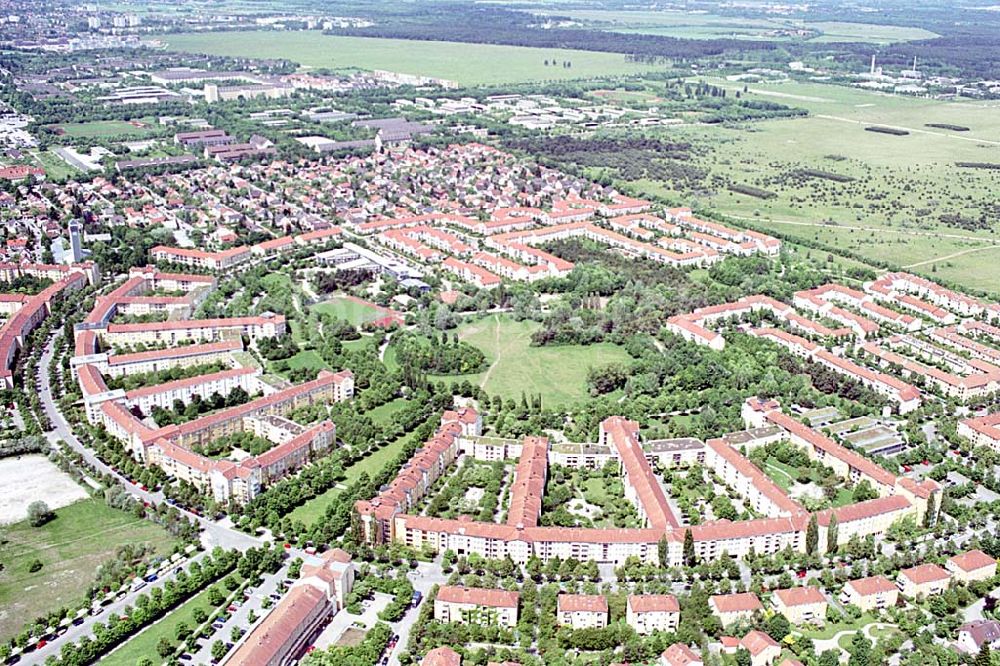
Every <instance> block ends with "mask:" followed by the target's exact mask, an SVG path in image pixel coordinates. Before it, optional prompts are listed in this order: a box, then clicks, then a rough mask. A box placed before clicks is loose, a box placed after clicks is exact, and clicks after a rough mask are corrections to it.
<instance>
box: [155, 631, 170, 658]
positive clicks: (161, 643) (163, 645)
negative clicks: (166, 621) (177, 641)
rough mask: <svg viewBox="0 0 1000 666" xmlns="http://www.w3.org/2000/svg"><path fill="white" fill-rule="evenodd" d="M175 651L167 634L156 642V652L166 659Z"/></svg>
mask: <svg viewBox="0 0 1000 666" xmlns="http://www.w3.org/2000/svg"><path fill="white" fill-rule="evenodd" d="M173 653H174V646H173V644H172V643H171V642H170V639H169V638H167V637H166V636H161V637H160V640H158V641H157V642H156V654H158V655H160V656H161V657H163V658H164V659H166V658H167V657H169V656H170V655H172V654H173Z"/></svg>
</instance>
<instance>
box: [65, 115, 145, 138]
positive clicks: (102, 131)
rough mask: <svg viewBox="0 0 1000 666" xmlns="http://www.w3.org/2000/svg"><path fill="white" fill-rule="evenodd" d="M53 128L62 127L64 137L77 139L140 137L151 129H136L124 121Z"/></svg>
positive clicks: (75, 124)
mask: <svg viewBox="0 0 1000 666" xmlns="http://www.w3.org/2000/svg"><path fill="white" fill-rule="evenodd" d="M143 122H147V123H148V122H152V119H148V118H147V119H143ZM53 127H61V128H62V130H63V132H64V136H67V137H72V138H75V139H80V138H91V137H109V136H123V135H127V136H131V137H140V136H143V135H144V134H147V133H148V132H149V131H150V129H151V128H150V127H136V126H135V125H133V124H132V123H129V122H126V121H124V120H95V121H92V122H86V123H66V124H64V125H54V126H53Z"/></svg>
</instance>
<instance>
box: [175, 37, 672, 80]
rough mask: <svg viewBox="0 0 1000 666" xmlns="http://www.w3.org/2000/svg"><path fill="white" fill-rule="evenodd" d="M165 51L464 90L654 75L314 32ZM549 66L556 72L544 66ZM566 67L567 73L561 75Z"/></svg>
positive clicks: (538, 54)
mask: <svg viewBox="0 0 1000 666" xmlns="http://www.w3.org/2000/svg"><path fill="white" fill-rule="evenodd" d="M162 39H163V40H164V41H165V42H166V43H167V46H168V48H169V49H171V50H175V51H187V52H196V53H207V54H211V55H227V56H253V57H256V58H287V59H289V60H293V61H295V62H297V63H299V64H300V65H303V66H304V67H308V68H316V67H328V68H352V67H355V68H362V69H385V70H390V71H394V72H402V73H405V74H419V75H424V76H435V77H440V78H444V79H449V80H453V81H458V82H459V83H461V84H464V85H495V84H504V83H520V82H526V81H549V80H555V79H577V78H589V77H595V76H614V75H621V74H635V73H638V72H643V71H648V70H650V69H656V68H655V67H653V66H651V65H647V64H640V63H631V62H627V61H626V60H625V56H624V55H622V54H614V53H598V52H591V51H576V50H569V49H539V48H530V47H524V46H500V45H490V44H463V43H457V42H432V41H410V40H403V39H381V38H371V37H340V36H333V35H324V34H322V33H321V32H318V31H297V32H278V31H251V32H224V33H211V34H200V33H180V34H176V35H164V36H163V37H162ZM546 61H549V62H553V61H557V62H558V63H559V64H558V65H555V66H553V65H546V64H545V62H546ZM564 61H569V62H570V63H571V65H572V66H571V67H568V68H567V67H563V66H562V63H563V62H564Z"/></svg>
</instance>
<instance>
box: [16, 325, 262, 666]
mask: <svg viewBox="0 0 1000 666" xmlns="http://www.w3.org/2000/svg"><path fill="white" fill-rule="evenodd" d="M54 343H55V338H54V337H53V338H51V339H50V340H49V341H48V342H47V343H46V346H45V349H44V350H43V352H42V357H41V362H40V363H39V372H38V376H37V378H38V386H39V387H40V391H39V393H40V396H41V401H42V405H43V407H44V409H45V414H46V415H47V416H48V418H49V420H50V421H51V422H52V427H53V429H52V430H51V431H50V432H48V433H46V437H48V439H49V441H50V442H51V443H52V444H53V445H54V444H55V443H56V441H58V440H62V441H64V442H66V443H67V444H68V445H69V446H70V447H71V448H73V449H74V450H75V451H78V452H79V453H80V454H81V455H82V456H83V458H84V460H86V461H87V463H88V464H90V465H93V466H94V468H96V469H98V470H100V471H101V472H103V473H104V474H109V475H111V476H113V477H114V478H115V479H117V480H118V482H119V483H121V484H122V486H124V487H125V488H126V489H127V490H128V491H129V493H130V494H132V496H134V497H135V498H136V499H138V500H140V501H144V502H149V503H150V504H156V505H159V504H162V503H163V502H165V501H166V498H165V497H164V496H163V493H162V492H150V491H144V490H142V489H141V488H140V487H138V486H135V485H133V484H131V483H129V481H128V480H127V479H125V478H124V477H123V476H122V475H120V474H118V473H117V472H115V471H114V470H112V469H111V468H110V467H109V466H108V465H106V464H105V463H104V462H102V461H101V460H100V459H99V458H98V457H97V454H96V453H94V452H93V451H92V450H91V449H89V448H87V447H86V446H84V445H83V443H82V442H80V440H78V439H77V438H76V436H75V435H74V434H73V431H72V428H70V425H69V423H68V422H67V421H66V419H65V418H64V417H63V415H62V413H61V412H60V411H59V410H58V408H57V407H56V405H55V402H54V401H53V399H52V389H51V386H50V384H49V373H48V367H49V362H50V361H51V359H52V355H53V351H54ZM178 510H179V511H182V513H184V514H185V515H186V516H187V517H188V518H190V519H192V520H195V521H197V522H198V524H199V525H200V526H201V528H202V530H203V531H202V534H201V541H202V545H203V546H205V548H206V550H211V549H212V548H214V547H215V546H221V547H222V548H225V549H232V548H235V549H238V550H247V549H248V548H251V547H257V546H260V545H262V544H263V541H262V540H261V539H257V538H255V537H252V536H250V535H248V534H244V533H242V532H239V531H236V530H234V529H232V528H230V527H227V526H225V525H222V524H219V523H216V522H213V521H211V520H208V519H206V518H203V517H201V516H196V515H195V514H193V513H191V512H189V511H183V510H181V509H178ZM197 557H198V558H200V557H203V554H200V555H198V556H197ZM185 566H186V565H185ZM165 582H166V579H163V578H161V579H160V580H158V581H156V582H154V583H152V584H150V585H147V586H146V587H144V588H142V589H141V590H138V591H136V592H132V593H129V594H127V595H126V596H125V597H124V598H123V599H121V600H120V601H116V602H114V603H113V604H111V605H109V606H108V607H107V608H106V610H105V611H103V612H102V613H101V615H99V616H96V617H94V616H86V618H85V619H84V621H83V623H82V624H80V625H79V626H71V627H70V628H69V630H68V631H67V632H66V633H65V634H64V635H62V636H60V637H59V638H57V639H56V640H54V641H52V642H50V643H48V644H47V645H46V646H45V647H43V648H41V649H40V650H35V651H33V652H31V653H30V654H28V655H25V656H24V658H23V659H22V660H21V663H23V664H41V663H44V661H45V659H46V658H47V657H48V656H50V655H58V654H59V650H61V649H62V646H63V645H64V644H66V643H67V642H69V641H74V640H79V639H80V638H82V637H83V636H87V635H90V634H91V632H92V630H93V625H94V624H96V623H97V622H106V621H107V618H108V617H109V616H110V615H111V614H112V613H113V612H118V611H121V610H122V609H124V608H125V607H126V606H129V605H133V604H134V602H135V599H136V597H138V596H139V595H140V594H143V593H146V592H148V591H149V590H150V589H152V588H154V587H159V586H161V585H163V584H164V583H165ZM275 585H277V583H275Z"/></svg>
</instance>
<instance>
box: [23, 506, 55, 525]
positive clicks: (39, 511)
mask: <svg viewBox="0 0 1000 666" xmlns="http://www.w3.org/2000/svg"><path fill="white" fill-rule="evenodd" d="M55 517H56V514H54V513H52V509H50V508H49V505H48V504H46V503H45V502H43V501H41V500H36V501H34V502H32V503H31V504H29V505H28V524H29V525H31V526H32V527H41V526H42V525H44V524H45V523H47V522H49V521H50V520H52V519H53V518H55Z"/></svg>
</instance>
